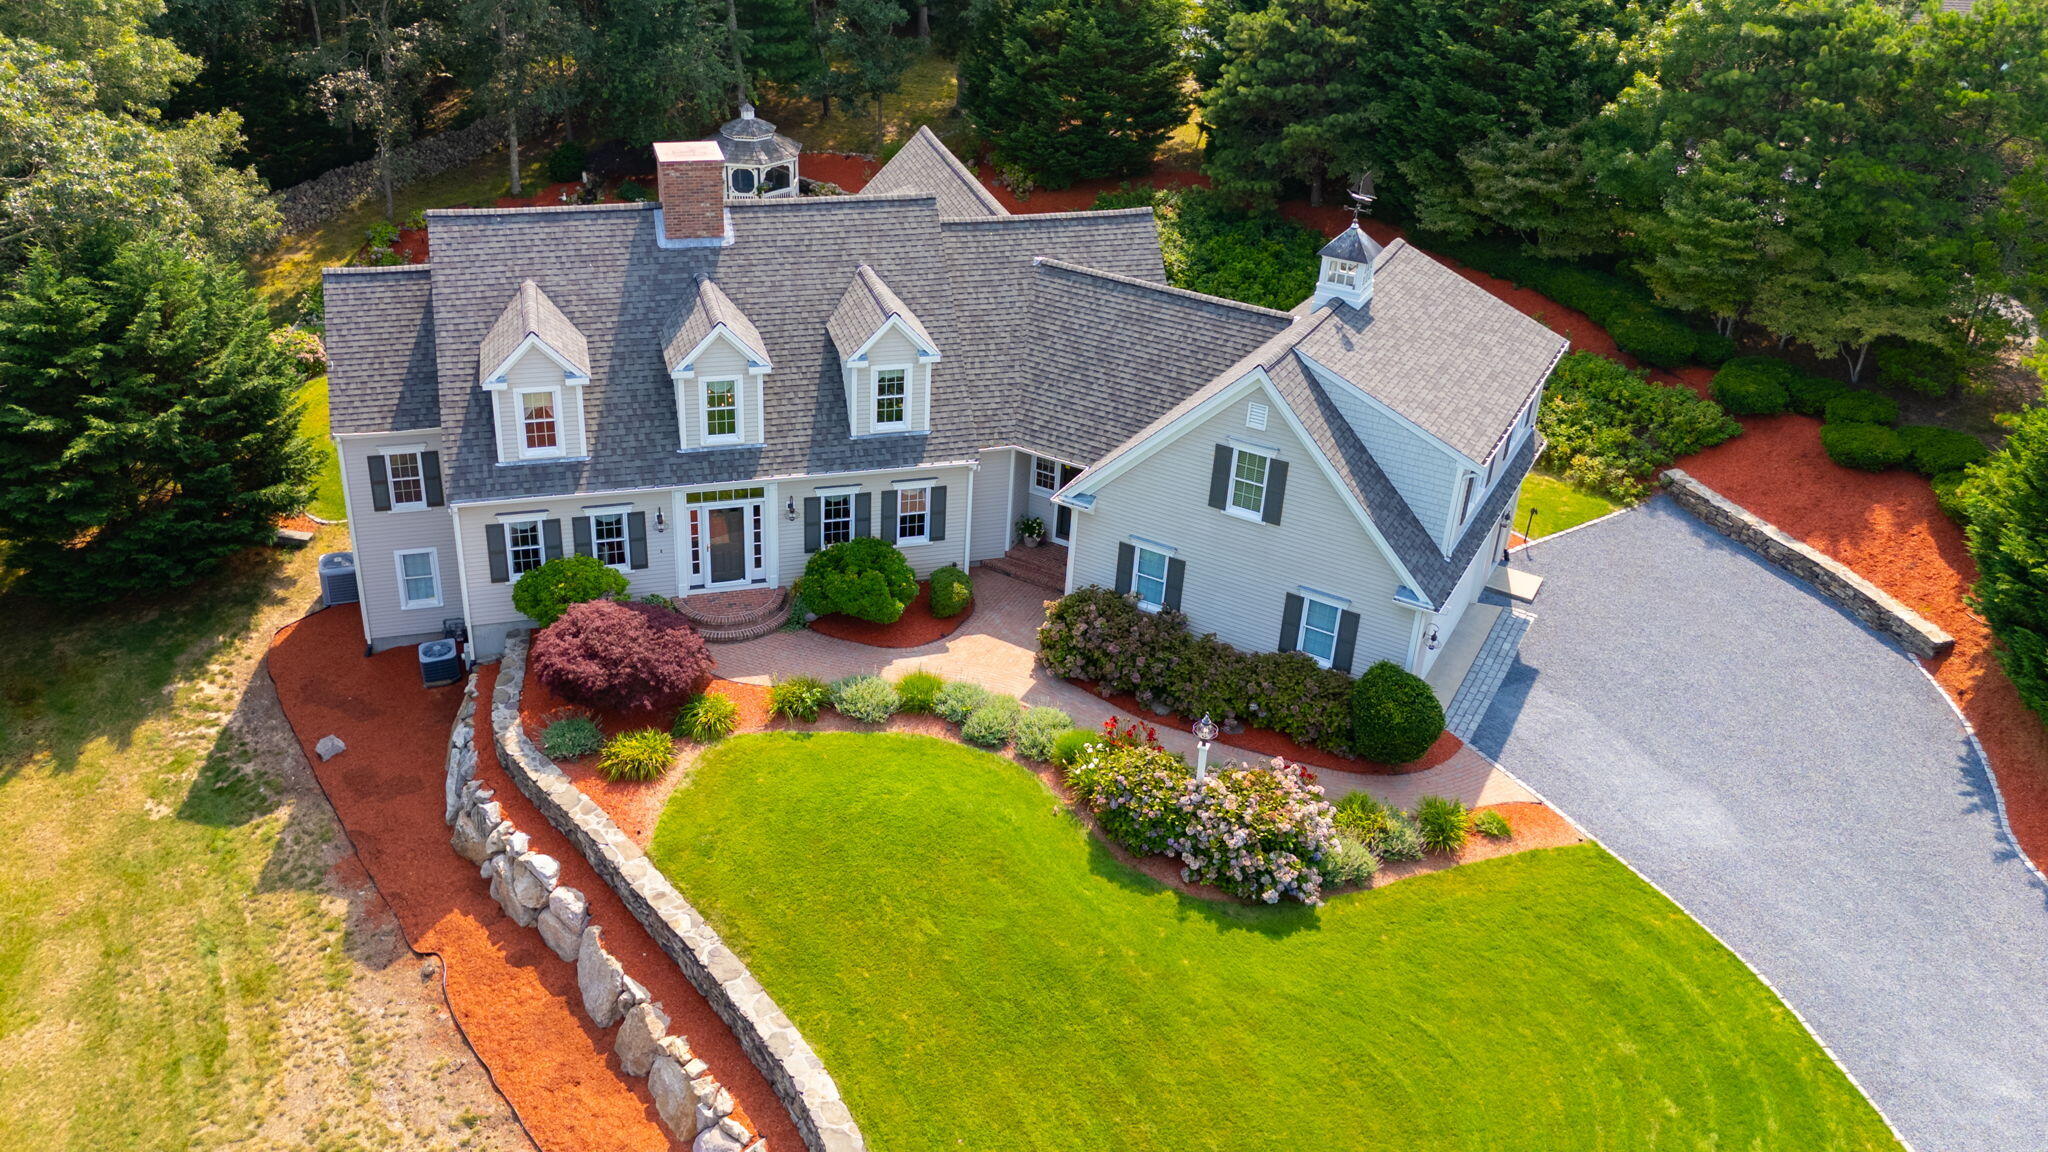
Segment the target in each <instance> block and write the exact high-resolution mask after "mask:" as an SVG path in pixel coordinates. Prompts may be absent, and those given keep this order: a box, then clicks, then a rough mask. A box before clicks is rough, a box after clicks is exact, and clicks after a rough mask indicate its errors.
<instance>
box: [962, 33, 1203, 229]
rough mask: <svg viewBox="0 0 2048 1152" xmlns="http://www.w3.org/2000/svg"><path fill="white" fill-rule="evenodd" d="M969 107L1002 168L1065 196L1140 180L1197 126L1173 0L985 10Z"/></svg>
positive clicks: (969, 68) (973, 44)
mask: <svg viewBox="0 0 2048 1152" xmlns="http://www.w3.org/2000/svg"><path fill="white" fill-rule="evenodd" d="M964 56H965V57H966V58H965V59H963V61H962V79H963V83H962V86H961V107H962V108H963V109H965V111H966V112H967V115H968V117H969V118H970V119H971V120H973V122H974V125H975V127H976V128H977V129H979V130H980V131H981V134H982V135H983V136H984V137H985V138H986V139H987V140H988V141H989V143H990V145H991V147H992V148H993V150H994V152H995V157H996V160H997V162H998V163H1000V164H1003V165H1005V166H1007V167H1012V168H1016V169H1019V170H1021V171H1023V172H1027V173H1030V174H1031V175H1032V176H1035V177H1036V178H1037V179H1038V181H1039V182H1040V183H1042V184H1044V185H1046V186H1047V187H1051V188H1064V187H1066V186H1067V185H1069V184H1071V183H1073V182H1074V181H1075V180H1080V179H1085V178H1088V177H1094V176H1127V175H1135V174H1137V173H1141V172H1143V171H1145V170H1146V169H1147V168H1148V167H1150V165H1151V162H1152V157H1153V154H1154V153H1155V152H1157V151H1158V149H1159V144H1160V142H1161V141H1163V140H1165V139H1166V137H1167V135H1168V134H1169V133H1171V132H1172V131H1173V130H1174V129H1175V128H1177V127H1179V126H1180V124H1181V123H1182V122H1183V121H1184V120H1185V119H1186V117H1187V94H1186V91H1185V86H1186V82H1187V65H1186V62H1185V61H1184V60H1183V58H1182V55H1181V27H1180V18H1179V9H1178V7H1177V5H1175V4H1174V3H1173V2H1172V0H1007V2H1006V3H990V4H988V5H986V7H984V8H982V9H980V10H978V11H977V13H976V17H975V26H974V32H973V33H972V34H971V36H970V38H969V41H968V45H967V47H966V49H965V52H964Z"/></svg>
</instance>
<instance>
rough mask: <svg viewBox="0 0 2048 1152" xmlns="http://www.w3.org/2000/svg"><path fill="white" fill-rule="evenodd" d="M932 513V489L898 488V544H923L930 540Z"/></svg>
mask: <svg viewBox="0 0 2048 1152" xmlns="http://www.w3.org/2000/svg"><path fill="white" fill-rule="evenodd" d="M931 513H932V490H931V489H929V488H898V489H897V490H896V542H897V543H898V544H923V543H926V542H927V541H929V540H930V539H931V531H932V515H931Z"/></svg>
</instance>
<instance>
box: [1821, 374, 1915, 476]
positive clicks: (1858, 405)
mask: <svg viewBox="0 0 2048 1152" xmlns="http://www.w3.org/2000/svg"><path fill="white" fill-rule="evenodd" d="M1826 418H1827V422H1828V423H1830V424H1883V425H1886V426H1890V425H1893V424H1897V423H1898V422H1899V402H1898V401H1897V400H1894V399H1892V398H1891V397H1889V396H1885V395H1881V394H1879V393H1876V392H1859V391H1855V390H1853V389H1851V390H1849V391H1846V392H1843V393H1842V394H1841V395H1840V396H1837V397H1835V398H1834V399H1833V400H1830V401H1828V406H1827V410H1826ZM1893 463H1897V461H1893Z"/></svg>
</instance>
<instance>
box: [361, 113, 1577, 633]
mask: <svg viewBox="0 0 2048 1152" xmlns="http://www.w3.org/2000/svg"><path fill="white" fill-rule="evenodd" d="M746 119H747V118H746V117H742V122H744V121H745V120H746ZM656 155H657V163H658V166H659V173H658V180H657V185H658V198H657V201H656V202H654V203H650V204H624V205H588V206H578V207H560V208H518V209H481V210H451V211H438V212H429V213H427V226H428V230H429V236H430V244H431V251H432V254H433V258H432V262H431V263H430V264H425V265H417V266H410V267H406V266H400V267H388V268H344V269H330V270H329V271H328V272H327V273H326V301H327V316H328V352H329V358H330V375H329V382H330V387H331V389H332V396H331V412H332V423H333V431H334V435H335V440H336V442H337V444H338V446H339V450H340V460H341V467H342V470H343V475H344V478H345V481H346V493H347V501H348V507H349V523H350V529H351V532H352V533H353V535H354V549H355V553H356V560H357V579H358V587H359V589H360V595H361V599H362V618H363V627H364V638H365V640H366V642H367V643H368V644H369V645H370V646H371V647H372V648H384V647H389V646H393V645H398V644H407V643H413V642H417V641H419V640H422V639H426V638H430V637H438V636H440V635H442V634H443V631H444V629H446V628H448V627H450V626H453V625H456V624H460V625H464V626H466V627H467V630H468V633H469V635H470V637H471V639H472V643H473V646H474V651H475V652H476V653H477V654H478V655H483V656H488V655H491V654H494V653H495V652H496V651H497V650H498V649H499V648H500V646H501V645H502V643H503V639H504V636H505V634H506V632H507V631H508V630H510V629H514V628H519V627H524V626H526V624H527V622H526V621H524V620H523V619H522V618H521V617H520V615H519V613H518V612H517V611H516V610H515V609H514V608H513V606H512V598H511V592H512V587H513V583H514V582H515V581H516V580H517V579H518V577H519V576H520V574H521V573H523V572H525V571H528V570H530V569H531V568H533V567H536V566H538V565H539V564H541V563H543V562H545V561H546V560H547V559H550V558H552V557H556V556H560V555H564V554H567V553H571V552H574V553H584V554H589V555H594V556H597V557H598V558H599V559H601V560H603V561H604V562H605V563H607V564H610V565H612V566H613V567H615V568H617V569H618V570H619V571H620V572H622V573H623V574H625V576H626V577H627V579H628V582H629V585H630V588H631V590H632V592H633V593H634V594H635V595H643V594H655V595H662V596H671V597H679V598H682V599H683V603H684V605H685V607H686V608H691V609H694V608H699V607H702V606H704V605H706V604H714V603H716V602H718V601H719V600H720V599H721V598H724V599H729V597H728V596H727V594H728V593H732V592H735V591H738V592H753V593H754V595H756V596H758V595H759V593H758V592H754V590H760V589H776V588H784V587H786V586H787V585H789V584H790V583H791V582H792V581H793V580H795V579H796V577H797V576H799V575H800V574H801V572H802V570H803V565H804V562H805V558H806V557H807V556H808V555H809V554H810V553H812V552H814V551H816V550H817V549H819V548H822V547H824V546H827V545H830V544H833V543H836V542H838V541H841V540H846V539H850V538H852V537H855V536H879V537H881V538H883V539H885V540H888V541H890V542H892V543H893V544H895V545H896V546H897V547H898V548H900V549H901V550H902V551H903V553H904V555H905V556H906V557H908V558H909V560H910V563H911V565H912V566H913V567H914V568H915V569H916V570H917V571H918V573H919V574H920V575H922V574H926V573H929V572H931V571H932V570H934V569H936V568H938V567H940V566H942V565H946V564H960V565H963V566H972V565H974V564H977V563H980V562H984V561H989V560H995V559H998V558H1000V557H1003V556H1004V555H1005V553H1006V552H1008V551H1010V550H1011V549H1012V548H1013V547H1014V546H1015V545H1016V544H1017V540H1016V538H1015V525H1016V522H1017V521H1018V520H1019V519H1020V518H1022V517H1025V516H1038V517H1040V518H1041V519H1042V520H1043V521H1044V522H1045V523H1046V525H1047V526H1048V528H1049V530H1050V533H1051V536H1052V538H1053V539H1052V547H1054V548H1057V547H1059V546H1062V545H1065V546H1068V551H1067V554H1066V561H1065V564H1066V577H1065V582H1066V584H1067V586H1069V587H1078V586H1080V585H1083V584H1091V583H1093V584H1103V585H1111V586H1115V587H1117V588H1119V589H1123V590H1126V591H1128V592H1131V593H1132V594H1134V595H1135V596H1136V597H1137V598H1138V599H1139V600H1140V601H1141V602H1142V603H1144V604H1146V605H1155V606H1171V607H1176V608H1179V609H1180V610H1182V611H1185V612H1186V613H1187V614H1188V616H1189V618H1190V620H1191V621H1192V623H1193V625H1194V626H1195V627H1196V628H1198V629H1200V630H1203V631H1213V632H1215V633H1217V634H1218V635H1219V636H1221V637H1222V638H1223V639H1225V640H1227V641H1229V642H1231V643H1233V644H1236V645H1239V646H1241V647H1245V648H1248V649H1268V650H1270V649H1275V648H1279V649H1298V650H1301V651H1305V652H1308V653H1310V654H1311V655H1313V656H1314V657H1315V658H1316V659H1318V660H1320V661H1322V662H1324V663H1326V664H1329V665H1332V666H1335V667H1339V668H1362V667H1364V666H1365V665H1366V664H1368V663H1370V662H1371V661H1374V660H1378V659H1390V660H1393V661H1395V662H1397V663H1400V664H1402V665H1404V666H1407V667H1410V668H1413V669H1416V670H1418V671H1420V670H1422V669H1424V668H1426V667H1427V666H1428V663H1429V661H1430V660H1431V653H1432V652H1433V651H1435V649H1436V644H1435V643H1433V641H1432V639H1431V638H1432V637H1433V636H1435V637H1439V638H1440V637H1443V636H1448V635H1449V634H1450V633H1451V631H1452V630H1453V629H1454V628H1455V627H1456V625H1457V622H1458V620H1459V619H1460V617H1461V615H1462V614H1463V612H1464V608H1465V606H1466V605H1467V604H1469V603H1470V602H1471V601H1472V599H1473V598H1474V597H1475V596H1476V595H1477V593H1478V590H1479V588H1480V586H1481V585H1482V584H1483V583H1484V581H1485V579H1486V578H1487V576H1488V575H1489V574H1490V573H1491V571H1492V570H1493V566H1494V564H1495V562H1496V560H1497V558H1498V557H1499V555H1500V550H1501V545H1502V542H1503V540H1504V532H1505V526H1506V517H1507V513H1508V510H1510V509H1512V507H1513V502H1514V497H1515V492H1516V490H1517V488H1518V487H1519V485H1520V483H1521V479H1522V477H1523V475H1524V474H1525V473H1526V472H1527V470H1528V467H1529V464H1530V461H1531V460H1532V459H1533V457H1534V455H1535V451H1536V444H1535V436H1534V432H1533V413H1534V408H1535V405H1536V403H1537V400H1538V398H1539V395H1540V392H1541V388H1542V384H1543V381H1544V379H1545V378H1546V376H1547V375H1548V372H1549V370H1550V367H1551V366H1552V364H1553V363H1554V362H1555V360H1556V358H1557V356H1558V355H1560V354H1561V352H1562V351H1563V347H1564V342H1563V341H1562V340H1561V339H1560V338H1559V337H1557V336H1556V335H1554V334H1552V333H1551V332H1549V331H1548V330H1546V329H1545V328H1543V327H1542V326H1541V325H1539V324H1537V323H1535V322H1534V321H1531V320H1529V319H1527V318H1525V317H1523V316H1522V315H1521V314H1520V313H1518V312H1516V311H1514V310H1513V309H1512V308H1509V307H1508V306H1506V305H1504V304H1502V303H1500V302H1498V301H1496V300H1495V299H1494V298H1493V297H1491V296H1489V295H1488V294H1486V293H1485V292H1483V291H1481V290H1480V289H1478V288H1477V287H1475V286H1473V285H1472V284H1470V283H1468V282H1467V281H1465V280H1464V279H1463V278H1462V277H1460V276H1458V275H1456V274H1455V273H1453V272H1451V271H1450V270H1449V269H1447V268H1445V267H1443V266H1442V265H1440V264H1438V263H1436V262H1435V261H1434V260H1432V259H1431V258H1430V257H1429V256H1427V255H1426V254H1424V253H1423V252H1421V251H1419V250H1417V249H1415V248H1412V247H1409V246H1408V245H1406V244H1404V243H1401V242H1395V243H1394V244H1391V245H1389V246H1387V247H1386V248H1384V249H1382V248H1381V247H1380V246H1378V245H1377V244H1374V243H1373V242H1372V241H1371V240H1370V239H1369V238H1367V237H1366V235H1365V234H1364V233H1363V232H1362V231H1359V230H1357V229H1355V228H1354V229H1353V230H1351V231H1348V232H1346V233H1345V234H1344V235H1342V236H1340V237H1338V238H1337V239H1336V240H1334V241H1332V242H1331V244H1330V246H1329V247H1327V248H1325V249H1324V251H1323V255H1322V268H1321V272H1320V279H1319V281H1318V285H1317V288H1316V291H1315V294H1314V295H1313V297H1312V298H1310V299H1309V300H1306V301H1304V302H1303V303H1302V305H1301V306H1300V307H1298V308H1296V309H1294V310H1293V311H1291V312H1278V311H1274V310H1271V309H1266V308H1259V307H1253V306H1250V305H1246V304H1240V303H1236V302H1234V301H1229V300H1223V299H1219V298H1216V297H1212V296H1205V295H1202V294H1200V293H1195V292H1188V291H1183V290H1180V289H1177V288H1173V287H1170V286H1168V285H1166V284H1165V283H1164V279H1165V277H1164V268H1163V265H1162V261H1161V255H1160V247H1159V240H1158V235H1157V232H1156V228H1155V225H1154V223H1153V219H1152V215H1151V212H1150V210H1149V209H1144V208H1138V209H1129V210H1119V211H1102V212H1068V213H1049V214H1045V215H1031V216H1015V215H1011V214H1009V213H1008V212H1006V211H1005V210H1004V209H1003V207H1002V205H1001V204H1000V203H999V202H997V201H996V200H995V198H994V197H993V196H991V195H990V194H989V193H988V191H987V190H986V189H985V188H983V187H982V186H981V185H980V183H979V182H978V181H976V180H975V179H974V177H973V175H972V174H971V173H970V172H968V170H967V169H966V168H965V167H964V166H962V165H961V164H960V163H959V161H957V160H956V159H954V158H953V156H952V155H951V154H950V153H949V152H948V151H947V150H946V148H945V147H944V145H943V144H941V143H940V142H939V141H938V140H937V138H936V137H934V136H932V135H931V133H930V132H929V131H921V132H920V133H919V134H918V135H917V136H916V137H915V138H914V139H912V140H911V141H910V142H909V143H908V144H907V145H906V146H905V147H904V148H903V150H902V151H901V152H899V153H898V154H897V155H896V156H895V157H894V158H892V159H891V160H890V161H889V163H888V164H887V165H886V166H884V168H883V169H882V170H881V172H879V173H878V174H877V175H876V177H875V179H874V181H873V182H872V183H871V184H870V186H869V187H868V189H867V190H866V191H865V192H864V193H863V194H861V195H857V196H816V197H766V196H756V195H752V194H744V195H743V194H738V193H731V194H728V193H730V192H731V177H730V172H729V164H728V157H727V156H726V155H725V153H723V152H722V151H721V150H720V148H719V147H717V146H716V145H715V144H713V143H711V142H699V143H683V144H662V145H657V147H656ZM1038 555H1040V556H1042V555H1043V553H1041V554H1038Z"/></svg>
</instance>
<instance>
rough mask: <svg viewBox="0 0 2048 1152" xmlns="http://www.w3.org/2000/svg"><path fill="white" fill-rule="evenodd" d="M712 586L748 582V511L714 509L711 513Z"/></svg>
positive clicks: (742, 509) (741, 509)
mask: <svg viewBox="0 0 2048 1152" xmlns="http://www.w3.org/2000/svg"><path fill="white" fill-rule="evenodd" d="M709 516H710V521H711V522H710V525H709V526H710V529H711V531H710V532H709V536H710V537H711V582H712V583H713V584H725V583H729V582H731V581H735V580H745V579H746V578H747V510H746V509H745V508H713V509H711V511H710V513H709Z"/></svg>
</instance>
